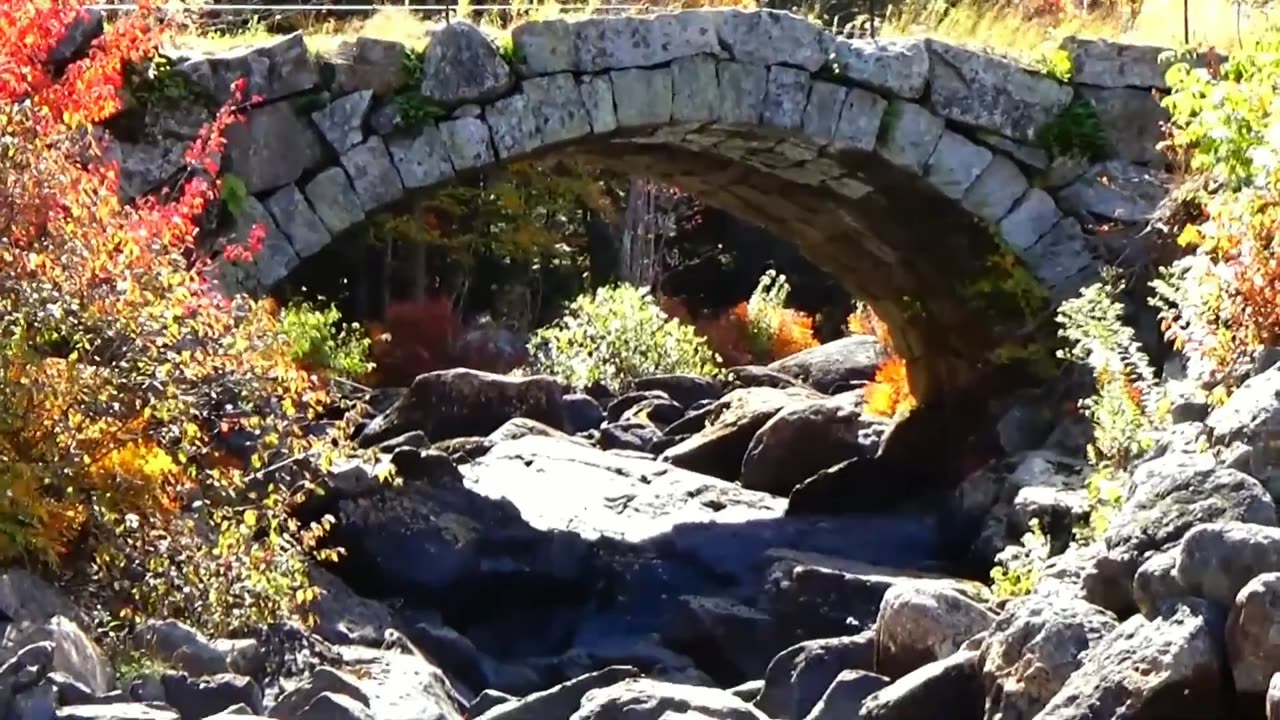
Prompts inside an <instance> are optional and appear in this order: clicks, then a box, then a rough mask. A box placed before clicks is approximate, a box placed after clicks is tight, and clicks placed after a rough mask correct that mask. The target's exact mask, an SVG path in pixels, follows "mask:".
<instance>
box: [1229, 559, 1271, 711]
mask: <svg viewBox="0 0 1280 720" xmlns="http://www.w3.org/2000/svg"><path fill="white" fill-rule="evenodd" d="M1277 632H1280V573H1276V572H1269V573H1264V574H1262V575H1258V576H1257V577H1255V578H1253V579H1252V580H1250V581H1249V582H1248V583H1247V584H1246V585H1245V586H1244V588H1242V589H1241V590H1240V594H1239V595H1238V596H1237V597H1236V599H1235V603H1234V607H1233V608H1232V610H1231V614H1230V616H1229V617H1228V618H1227V630H1226V645H1227V659H1228V661H1229V662H1230V663H1231V675H1232V677H1233V678H1234V679H1235V688H1236V692H1238V693H1241V694H1245V695H1255V696H1256V695H1262V694H1265V693H1267V692H1268V688H1269V687H1272V686H1274V685H1275V684H1276V683H1275V682H1274V681H1273V679H1272V678H1273V677H1274V676H1275V673H1276V668H1277V667H1280V647H1278V646H1277V645H1276V642H1275V639H1274V638H1275V636H1276V633H1277Z"/></svg>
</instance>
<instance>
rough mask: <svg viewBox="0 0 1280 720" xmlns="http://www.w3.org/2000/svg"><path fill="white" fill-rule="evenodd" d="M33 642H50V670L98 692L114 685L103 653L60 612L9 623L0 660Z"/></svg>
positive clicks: (0, 647)
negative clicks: (37, 618) (38, 618)
mask: <svg viewBox="0 0 1280 720" xmlns="http://www.w3.org/2000/svg"><path fill="white" fill-rule="evenodd" d="M36 643H50V644H52V646H53V669H54V670H57V671H58V672H61V673H65V674H66V675H68V676H69V677H71V678H72V679H74V680H75V681H77V682H79V683H81V684H83V685H84V686H85V687H88V688H89V689H91V690H93V692H95V693H98V694H102V693H105V692H107V691H109V690H110V689H111V688H112V686H113V685H114V681H115V672H114V671H113V670H112V668H111V663H110V661H109V660H108V658H107V655H106V653H105V652H103V651H102V649H101V648H100V647H98V645H97V643H95V642H94V641H93V639H92V638H91V637H89V634H88V633H86V632H85V631H84V630H83V629H81V627H80V626H79V625H78V624H76V623H74V622H72V621H71V620H69V619H67V618H65V617H63V616H61V615H55V616H53V617H51V618H48V619H46V620H39V621H37V620H15V622H12V623H10V624H9V625H8V626H7V627H5V628H4V634H3V638H2V639H0V662H6V661H8V660H9V659H11V658H13V657H14V656H15V655H17V654H18V653H19V652H20V651H21V650H22V649H23V648H26V647H28V646H30V645H34V644H36Z"/></svg>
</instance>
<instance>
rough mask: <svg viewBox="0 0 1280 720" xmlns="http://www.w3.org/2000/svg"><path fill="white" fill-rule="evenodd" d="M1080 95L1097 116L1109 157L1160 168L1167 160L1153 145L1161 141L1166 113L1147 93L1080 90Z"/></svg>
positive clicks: (1149, 93) (1099, 89)
mask: <svg viewBox="0 0 1280 720" xmlns="http://www.w3.org/2000/svg"><path fill="white" fill-rule="evenodd" d="M1080 94H1081V95H1083V96H1084V97H1085V98H1086V99H1087V100H1088V101H1089V102H1090V103H1092V104H1093V107H1094V109H1095V110H1096V111H1097V113H1098V120H1099V121H1101V123H1102V131H1103V133H1104V134H1105V136H1106V139H1107V146H1108V154H1109V155H1110V156H1111V157H1114V158H1115V159H1117V160H1124V161H1128V162H1132V163H1142V164H1144V165H1151V166H1153V167H1157V168H1161V167H1164V165H1165V164H1166V163H1167V162H1168V158H1166V157H1165V155H1164V153H1162V152H1160V150H1159V149H1157V148H1156V145H1158V144H1159V143H1160V142H1161V141H1162V140H1164V131H1163V129H1162V128H1163V127H1164V125H1165V124H1166V123H1168V122H1169V111H1168V110H1166V109H1165V108H1164V106H1163V105H1161V104H1160V100H1159V99H1157V98H1156V97H1155V96H1154V95H1153V94H1152V93H1151V92H1150V91H1148V90H1138V89H1134V88H1094V87H1082V88H1080Z"/></svg>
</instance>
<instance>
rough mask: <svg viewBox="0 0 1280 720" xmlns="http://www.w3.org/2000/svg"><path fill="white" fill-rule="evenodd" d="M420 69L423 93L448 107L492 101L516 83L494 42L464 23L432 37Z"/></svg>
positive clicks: (447, 26) (460, 21)
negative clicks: (421, 69)
mask: <svg viewBox="0 0 1280 720" xmlns="http://www.w3.org/2000/svg"><path fill="white" fill-rule="evenodd" d="M422 68H423V75H422V94H423V95H425V96H427V97H428V98H431V99H432V100H435V101H436V102H438V103H440V104H442V105H444V106H446V107H448V108H454V107H457V106H459V105H465V104H467V103H484V102H488V101H490V100H494V99H496V98H498V97H501V96H502V95H503V94H504V93H506V92H507V91H508V90H510V89H511V87H512V85H513V84H514V83H515V77H514V75H513V74H512V72H511V68H510V67H508V66H507V63H506V61H505V60H503V59H502V55H501V54H500V53H499V52H498V48H497V47H496V46H495V45H494V44H493V41H492V40H490V39H489V38H488V37H486V36H485V34H484V32H483V31H481V30H480V28H478V27H476V26H475V25H473V24H471V23H469V22H467V21H466V20H458V21H455V22H451V23H449V24H447V25H445V26H444V27H443V28H441V29H439V30H438V31H436V33H435V34H434V35H432V36H431V43H430V44H429V45H428V46H427V52H426V54H425V55H424V56H423V59H422Z"/></svg>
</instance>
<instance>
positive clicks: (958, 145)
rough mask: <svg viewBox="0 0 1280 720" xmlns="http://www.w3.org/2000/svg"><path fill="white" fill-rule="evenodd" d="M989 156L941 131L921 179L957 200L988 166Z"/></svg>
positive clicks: (959, 137) (956, 137)
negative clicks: (923, 176) (926, 180)
mask: <svg viewBox="0 0 1280 720" xmlns="http://www.w3.org/2000/svg"><path fill="white" fill-rule="evenodd" d="M992 157H993V156H992V154H991V151H990V150H988V149H986V148H985V147H982V146H981V145H978V144H976V143H974V142H972V141H970V140H968V139H967V138H965V137H964V136H963V135H960V134H959V133H954V132H951V131H950V130H944V131H943V132H942V137H941V138H939V140H938V145H937V147H935V148H934V149H933V154H932V155H931V156H929V162H928V164H927V165H926V166H925V178H926V179H928V181H929V184H931V185H933V186H934V187H935V188H937V189H938V191H940V192H941V193H942V194H943V195H946V196H947V197H949V198H951V199H953V200H959V199H961V198H962V197H963V196H964V194H965V191H966V190H968V189H969V186H970V185H972V184H973V183H974V181H976V180H977V179H978V177H979V176H980V175H981V174H982V171H983V170H986V169H987V166H988V165H990V164H991V159H992Z"/></svg>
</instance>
